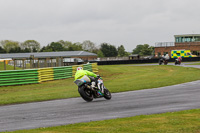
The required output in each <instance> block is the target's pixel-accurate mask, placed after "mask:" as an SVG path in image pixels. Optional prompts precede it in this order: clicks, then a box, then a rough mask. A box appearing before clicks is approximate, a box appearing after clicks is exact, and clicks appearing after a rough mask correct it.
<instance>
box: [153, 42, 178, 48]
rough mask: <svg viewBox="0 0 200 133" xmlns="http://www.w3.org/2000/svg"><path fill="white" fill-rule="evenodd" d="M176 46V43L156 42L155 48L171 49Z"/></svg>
mask: <svg viewBox="0 0 200 133" xmlns="http://www.w3.org/2000/svg"><path fill="white" fill-rule="evenodd" d="M171 46H175V43H174V42H156V43H155V47H171Z"/></svg>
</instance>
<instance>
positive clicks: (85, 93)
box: [78, 86, 93, 102]
mask: <svg viewBox="0 0 200 133" xmlns="http://www.w3.org/2000/svg"><path fill="white" fill-rule="evenodd" d="M78 92H79V94H80V95H81V97H82V98H83V99H84V100H85V101H86V102H91V101H92V100H93V95H92V91H91V90H90V89H88V88H86V87H85V86H81V87H79V88H78Z"/></svg>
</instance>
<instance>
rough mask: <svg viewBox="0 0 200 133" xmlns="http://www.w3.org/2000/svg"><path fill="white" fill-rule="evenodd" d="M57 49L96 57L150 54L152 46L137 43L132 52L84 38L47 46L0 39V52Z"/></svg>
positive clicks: (33, 41)
mask: <svg viewBox="0 0 200 133" xmlns="http://www.w3.org/2000/svg"><path fill="white" fill-rule="evenodd" d="M57 51H88V52H92V53H96V54H97V55H98V57H117V56H119V57H123V56H128V55H130V54H140V55H150V54H151V53H152V47H150V46H149V45H148V44H144V45H137V47H136V48H135V49H133V51H132V53H130V52H127V51H125V48H124V46H123V45H120V46H118V47H117V48H116V47H115V46H114V45H111V44H109V43H102V44H100V46H96V45H95V43H93V42H91V41H89V40H86V41H83V42H82V43H80V42H76V43H72V42H70V41H63V40H60V41H57V42H51V43H50V44H48V45H47V46H43V47H41V46H40V43H39V42H37V41H35V40H26V41H24V42H22V43H21V42H17V41H12V40H3V41H0V53H29V52H57Z"/></svg>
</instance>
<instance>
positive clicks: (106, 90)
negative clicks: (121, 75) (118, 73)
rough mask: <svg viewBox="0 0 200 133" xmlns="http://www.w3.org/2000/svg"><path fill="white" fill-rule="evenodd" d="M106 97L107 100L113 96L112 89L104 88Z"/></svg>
mask: <svg viewBox="0 0 200 133" xmlns="http://www.w3.org/2000/svg"><path fill="white" fill-rule="evenodd" d="M104 98H105V99H107V100H110V99H111V98H112V95H111V93H110V91H109V90H108V89H106V88H104Z"/></svg>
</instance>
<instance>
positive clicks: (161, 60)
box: [158, 59, 168, 65]
mask: <svg viewBox="0 0 200 133" xmlns="http://www.w3.org/2000/svg"><path fill="white" fill-rule="evenodd" d="M158 63H159V65H162V63H163V64H164V65H167V64H168V60H166V59H160V60H159V62H158Z"/></svg>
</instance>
